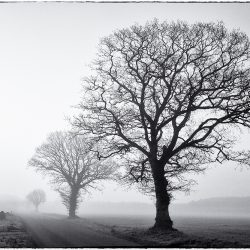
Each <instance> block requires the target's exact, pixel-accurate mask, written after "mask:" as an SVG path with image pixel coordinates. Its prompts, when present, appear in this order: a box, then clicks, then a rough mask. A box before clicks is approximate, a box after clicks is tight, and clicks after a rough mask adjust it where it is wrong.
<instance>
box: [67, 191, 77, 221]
mask: <svg viewBox="0 0 250 250" xmlns="http://www.w3.org/2000/svg"><path fill="white" fill-rule="evenodd" d="M78 192H79V191H78V189H76V188H72V189H71V193H70V199H69V218H76V217H77V216H76V209H77V199H78Z"/></svg>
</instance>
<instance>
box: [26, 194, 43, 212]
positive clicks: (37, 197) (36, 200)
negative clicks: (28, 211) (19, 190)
mask: <svg viewBox="0 0 250 250" xmlns="http://www.w3.org/2000/svg"><path fill="white" fill-rule="evenodd" d="M27 199H28V201H30V202H31V203H32V204H33V205H34V206H35V209H36V212H38V207H39V205H40V204H41V203H43V202H45V201H46V194H45V192H44V191H43V190H41V189H35V190H33V191H32V192H30V193H29V194H28V195H27Z"/></svg>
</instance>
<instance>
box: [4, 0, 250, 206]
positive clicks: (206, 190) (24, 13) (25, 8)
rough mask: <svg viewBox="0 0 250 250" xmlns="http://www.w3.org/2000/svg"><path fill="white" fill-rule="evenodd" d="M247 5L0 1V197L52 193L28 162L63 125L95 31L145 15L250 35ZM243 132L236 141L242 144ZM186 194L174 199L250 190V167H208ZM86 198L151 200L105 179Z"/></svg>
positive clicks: (101, 32)
mask: <svg viewBox="0 0 250 250" xmlns="http://www.w3.org/2000/svg"><path fill="white" fill-rule="evenodd" d="M249 13H250V4H249V3H227V4H225V3H224V4H222V3H217V4H215V3H210V4H205V3H196V4H193V3H185V4H184V3H137V4H135V3H127V4H125V3H124V4H120V3H119V4H118V3H116V4H115V3H106V4H101V3H38V2H37V3H1V4H0V87H1V88H0V95H1V96H0V117H1V123H0V147H1V148H0V152H1V153H0V195H3V194H8V195H13V196H18V197H20V198H23V197H25V196H26V194H27V193H28V192H29V191H31V190H32V189H34V188H42V189H44V190H45V191H46V192H47V196H48V199H49V200H53V199H57V198H58V195H57V193H55V192H53V191H52V189H51V188H50V187H49V185H48V179H47V178H45V179H43V178H42V177H41V176H40V175H39V174H38V173H35V172H34V171H33V170H32V169H27V161H28V160H29V158H30V157H31V156H32V155H33V153H34V151H35V148H36V147H37V146H39V145H40V144H41V143H42V142H44V141H45V139H46V136H47V135H48V133H50V132H52V131H55V130H64V129H67V128H69V125H68V123H67V121H66V120H65V117H67V116H71V115H72V113H73V112H74V108H72V106H74V105H76V104H77V103H78V102H79V100H80V96H81V83H82V80H81V79H82V77H83V76H84V75H87V74H88V67H87V64H89V63H90V62H91V61H92V60H93V59H94V58H95V53H96V47H97V44H98V41H99V39H100V38H101V37H103V36H106V35H109V34H110V33H111V32H112V31H114V30H116V29H119V28H123V27H127V26H130V25H132V24H134V23H135V22H137V23H140V24H144V23H145V22H146V21H147V20H152V19H153V18H158V19H159V20H160V21H163V20H169V21H172V20H177V19H180V20H185V21H188V22H190V23H193V22H196V21H221V20H222V21H223V22H224V23H225V25H226V27H228V28H229V29H232V28H240V29H241V30H242V31H244V32H246V33H247V34H248V36H249V37H250V26H249V24H250V15H249ZM249 141H250V135H249V132H248V133H245V134H243V140H242V145H243V146H244V147H248V148H249V146H248V144H249ZM195 179H196V180H197V185H196V186H195V187H194V188H193V189H194V191H193V192H191V194H190V195H189V196H184V195H182V194H178V195H177V196H176V197H177V201H180V202H181V201H189V200H197V199H202V198H208V197H214V196H250V188H249V183H250V169H249V170H246V169H243V170H240V169H235V166H234V165H233V164H230V163H228V164H224V165H221V166H214V167H212V168H211V169H209V170H208V171H207V172H206V174H204V175H201V176H198V177H195ZM88 199H89V200H104V201H150V200H149V198H147V197H145V196H143V195H141V194H138V193H136V192H135V191H133V190H131V189H130V190H129V191H128V190H122V189H120V188H118V187H117V186H116V185H115V184H107V185H105V189H104V190H103V191H102V192H101V193H100V192H99V193H98V192H96V193H94V194H93V195H92V197H89V198H88Z"/></svg>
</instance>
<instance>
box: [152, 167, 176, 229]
mask: <svg viewBox="0 0 250 250" xmlns="http://www.w3.org/2000/svg"><path fill="white" fill-rule="evenodd" d="M151 167H152V171H153V178H154V185H155V195H156V218H155V225H154V228H155V229H163V230H173V222H172V220H171V218H170V215H169V204H170V195H169V193H168V191H167V185H168V182H167V180H166V178H165V176H164V166H162V165H160V164H159V163H157V162H155V163H153V164H152V163H151Z"/></svg>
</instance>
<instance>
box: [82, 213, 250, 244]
mask: <svg viewBox="0 0 250 250" xmlns="http://www.w3.org/2000/svg"><path fill="white" fill-rule="evenodd" d="M85 217H86V216H85ZM87 217H88V219H90V220H91V221H94V222H95V223H99V224H103V225H107V226H109V227H110V228H111V230H112V232H113V233H114V234H116V235H117V236H119V237H125V238H127V239H130V240H134V241H137V242H139V243H142V244H144V245H146V246H168V247H212V248H217V247H218V248H221V247H228V248H237V247H250V219H239V218H237V219H236V218H215V217H213V218H212V217H210V218H208V217H187V216H177V217H174V218H173V221H174V227H175V228H176V229H178V230H179V232H173V233H166V232H158V233H156V232H152V231H148V228H149V227H150V226H152V225H153V223H154V219H153V217H150V216H137V217H131V216H90V215H89V216H87ZM180 232H181V233H180Z"/></svg>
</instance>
